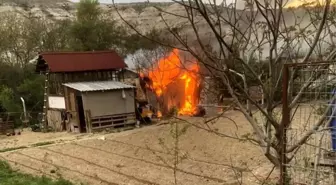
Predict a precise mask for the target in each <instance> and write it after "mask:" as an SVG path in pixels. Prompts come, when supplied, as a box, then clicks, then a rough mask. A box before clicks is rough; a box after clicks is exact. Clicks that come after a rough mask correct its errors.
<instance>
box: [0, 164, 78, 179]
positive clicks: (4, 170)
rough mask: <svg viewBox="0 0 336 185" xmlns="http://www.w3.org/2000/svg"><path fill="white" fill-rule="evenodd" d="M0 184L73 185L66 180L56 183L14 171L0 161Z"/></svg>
mask: <svg viewBox="0 0 336 185" xmlns="http://www.w3.org/2000/svg"><path fill="white" fill-rule="evenodd" d="M0 184H1V185H73V184H72V183H71V182H69V181H66V180H64V179H58V180H56V181H54V180H52V179H50V178H48V177H45V176H43V177H35V176H32V175H28V174H23V173H20V172H17V171H14V170H13V169H12V168H11V167H10V166H9V164H8V163H7V162H5V161H0Z"/></svg>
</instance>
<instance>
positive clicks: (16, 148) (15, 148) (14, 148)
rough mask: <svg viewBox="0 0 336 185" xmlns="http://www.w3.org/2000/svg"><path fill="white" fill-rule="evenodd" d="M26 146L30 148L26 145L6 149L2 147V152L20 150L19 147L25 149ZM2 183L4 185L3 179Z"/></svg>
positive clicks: (0, 151)
mask: <svg viewBox="0 0 336 185" xmlns="http://www.w3.org/2000/svg"><path fill="white" fill-rule="evenodd" d="M24 148H28V147H26V146H19V147H13V148H5V149H1V150H0V153H4V152H9V151H14V150H19V149H24ZM0 185H2V184H1V181H0Z"/></svg>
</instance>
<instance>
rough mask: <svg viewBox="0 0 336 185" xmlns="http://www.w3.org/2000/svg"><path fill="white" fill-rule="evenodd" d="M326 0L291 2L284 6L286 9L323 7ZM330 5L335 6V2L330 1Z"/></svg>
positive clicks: (333, 0)
mask: <svg viewBox="0 0 336 185" xmlns="http://www.w3.org/2000/svg"><path fill="white" fill-rule="evenodd" d="M325 3H326V0H292V1H289V3H288V4H287V5H286V8H297V7H300V6H303V5H305V6H310V7H313V6H317V5H324V4H325ZM331 3H332V4H336V0H332V1H331Z"/></svg>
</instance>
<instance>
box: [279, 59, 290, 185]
mask: <svg viewBox="0 0 336 185" xmlns="http://www.w3.org/2000/svg"><path fill="white" fill-rule="evenodd" d="M288 85H289V66H288V65H286V64H284V68H283V76H282V122H281V124H280V127H281V128H280V130H281V131H280V134H281V136H282V137H281V138H282V139H281V140H280V149H281V151H280V155H281V156H280V185H286V183H287V181H288V179H287V168H286V167H287V156H286V148H287V127H288V125H289V122H290V108H289V105H288Z"/></svg>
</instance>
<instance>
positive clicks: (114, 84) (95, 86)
mask: <svg viewBox="0 0 336 185" xmlns="http://www.w3.org/2000/svg"><path fill="white" fill-rule="evenodd" d="M63 85H64V86H66V87H70V88H72V89H75V90H78V91H80V92H88V91H108V90H116V89H133V88H135V87H134V86H131V85H127V84H124V83H121V82H118V81H97V82H76V83H65V84H63Z"/></svg>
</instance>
